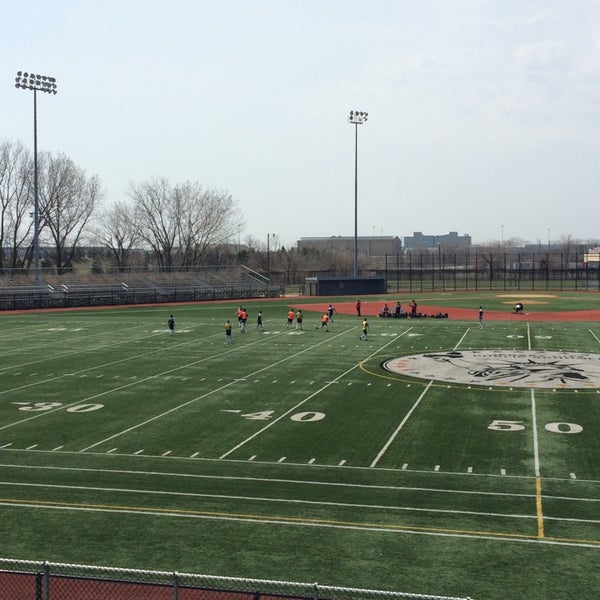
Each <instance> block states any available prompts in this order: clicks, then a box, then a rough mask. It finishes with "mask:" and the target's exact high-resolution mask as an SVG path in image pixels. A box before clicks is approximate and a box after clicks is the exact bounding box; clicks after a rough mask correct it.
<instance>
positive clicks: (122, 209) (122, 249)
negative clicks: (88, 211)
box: [94, 201, 141, 272]
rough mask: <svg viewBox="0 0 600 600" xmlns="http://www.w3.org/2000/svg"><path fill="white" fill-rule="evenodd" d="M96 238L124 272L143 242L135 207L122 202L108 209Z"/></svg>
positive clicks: (103, 215) (95, 235) (97, 228)
mask: <svg viewBox="0 0 600 600" xmlns="http://www.w3.org/2000/svg"><path fill="white" fill-rule="evenodd" d="M94 237H95V239H96V240H97V241H98V242H99V243H100V244H101V245H102V246H104V247H106V248H108V250H109V251H110V253H111V255H112V257H113V258H114V260H115V263H116V265H117V269H118V271H119V272H123V271H124V270H125V269H126V268H127V266H128V261H129V258H130V257H131V254H132V252H133V251H134V250H135V249H136V247H137V245H138V244H139V243H140V241H141V236H140V233H139V229H138V227H137V225H136V223H135V219H134V214H133V206H132V205H130V204H128V203H127V202H124V201H121V202H116V203H115V204H113V205H112V206H109V207H108V208H106V209H105V210H104V212H103V214H102V215H101V218H100V222H99V225H98V226H97V227H96V229H95V230H94Z"/></svg>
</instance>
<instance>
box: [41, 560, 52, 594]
mask: <svg viewBox="0 0 600 600" xmlns="http://www.w3.org/2000/svg"><path fill="white" fill-rule="evenodd" d="M43 588H44V600H50V563H49V562H48V561H47V560H46V561H44V585H43Z"/></svg>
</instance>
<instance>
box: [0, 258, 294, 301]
mask: <svg viewBox="0 0 600 600" xmlns="http://www.w3.org/2000/svg"><path fill="white" fill-rule="evenodd" d="M282 293H283V290H281V289H279V288H273V287H272V286H270V285H269V282H268V280H267V278H266V277H264V276H263V275H261V274H260V273H256V272H254V271H252V270H251V269H248V268H247V267H243V266H227V267H199V268H196V269H187V270H176V269H171V270H144V269H139V270H133V269H132V270H128V271H126V272H113V273H99V274H93V273H80V272H75V271H70V272H66V273H60V274H59V273H57V272H56V271H54V270H43V271H42V272H40V276H39V279H38V281H36V279H35V276H34V274H33V273H23V272H19V273H18V274H17V273H2V274H0V310H27V309H32V308H68V307H76V306H104V305H108V306H110V305H127V304H155V303H172V302H196V301H206V300H223V299H238V298H257V297H265V296H280V295H282Z"/></svg>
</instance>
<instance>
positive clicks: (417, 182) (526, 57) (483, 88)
mask: <svg viewBox="0 0 600 600" xmlns="http://www.w3.org/2000/svg"><path fill="white" fill-rule="evenodd" d="M0 8H1V13H0V14H1V15H2V21H3V23H4V27H3V31H2V39H1V41H0V44H1V48H2V52H1V53H0V69H1V72H2V80H3V81H4V92H3V93H2V95H1V97H2V111H1V128H0V140H1V141H4V140H10V141H22V142H24V143H25V144H27V145H28V146H29V147H31V148H33V93H32V92H30V91H24V90H19V89H16V88H15V87H14V80H15V75H16V72H17V71H18V70H24V71H29V72H34V73H40V74H43V75H52V76H54V77H56V78H57V82H58V94H57V95H56V96H49V95H46V94H38V136H39V149H40V150H44V151H46V150H48V151H51V152H55V153H57V152H61V153H64V154H66V155H67V156H68V157H70V158H71V159H73V160H74V161H75V163H77V164H78V165H79V166H80V167H82V168H83V169H85V170H86V172H87V173H88V174H89V175H98V176H99V178H100V180H101V181H102V184H103V186H104V188H105V189H106V202H108V203H110V202H114V201H116V200H123V199H126V198H127V187H128V184H129V182H135V183H141V182H146V181H150V180H152V179H155V178H163V177H164V178H167V179H168V180H169V181H170V182H171V183H172V184H177V183H183V182H185V181H188V180H190V181H198V182H200V183H201V184H202V185H203V186H205V187H207V188H216V189H219V190H225V191H228V192H229V193H231V194H232V196H233V197H234V198H235V199H236V200H237V201H238V202H239V208H240V211H241V213H242V215H243V216H244V218H245V220H246V228H245V231H244V233H243V234H242V236H241V241H245V240H246V239H247V238H248V236H252V238H254V239H257V240H258V241H259V242H260V241H262V242H263V243H264V244H266V237H267V234H269V233H271V234H275V235H276V236H277V240H278V241H279V242H280V243H282V244H284V245H286V246H291V245H295V242H296V241H297V240H298V239H299V238H300V237H312V236H331V235H344V236H353V235H354V133H355V132H354V129H355V128H354V126H353V125H350V124H349V123H348V113H349V111H350V110H352V109H357V110H362V111H367V112H368V113H369V120H368V122H367V123H366V124H365V125H361V126H359V128H358V155H359V159H358V233H359V235H397V236H399V237H401V238H402V237H404V236H407V235H412V233H413V232H414V231H422V232H423V233H425V234H434V235H436V234H437V235H439V234H444V233H447V232H449V231H458V232H459V234H461V235H464V234H470V235H471V236H472V238H473V241H474V242H489V241H500V240H502V239H504V240H505V241H508V240H510V239H511V238H521V239H524V240H527V241H531V242H537V241H541V242H543V243H545V242H547V240H548V239H551V240H553V241H554V240H556V241H558V240H560V239H561V237H563V236H572V237H574V238H576V239H582V240H598V239H600V218H599V216H598V215H599V214H600V168H599V163H600V0H561V1H558V0H497V1H496V0H438V1H433V0H411V1H407V0H369V1H365V0H363V1H361V2H358V1H354V0H304V1H300V0H231V1H228V0H220V1H217V0H211V1H208V0H169V1H157V0H139V1H138V0H102V1H100V2H92V1H90V0H77V1H72V0H54V1H53V2H48V1H45V0H33V1H28V2H15V1H14V0H11V1H7V0H0Z"/></svg>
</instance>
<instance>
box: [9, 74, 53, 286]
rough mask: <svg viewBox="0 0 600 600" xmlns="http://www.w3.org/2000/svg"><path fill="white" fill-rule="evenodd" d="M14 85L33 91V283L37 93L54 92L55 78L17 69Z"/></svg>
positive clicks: (37, 258)
mask: <svg viewBox="0 0 600 600" xmlns="http://www.w3.org/2000/svg"><path fill="white" fill-rule="evenodd" d="M15 87H16V88H20V89H23V90H32V91H33V262H34V268H35V285H39V283H40V207H39V196H38V160H37V154H38V153H37V93H38V92H45V93H46V94H56V79H55V78H54V77H48V76H47V75H37V74H34V73H27V72H23V71H17V77H16V78H15Z"/></svg>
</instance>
